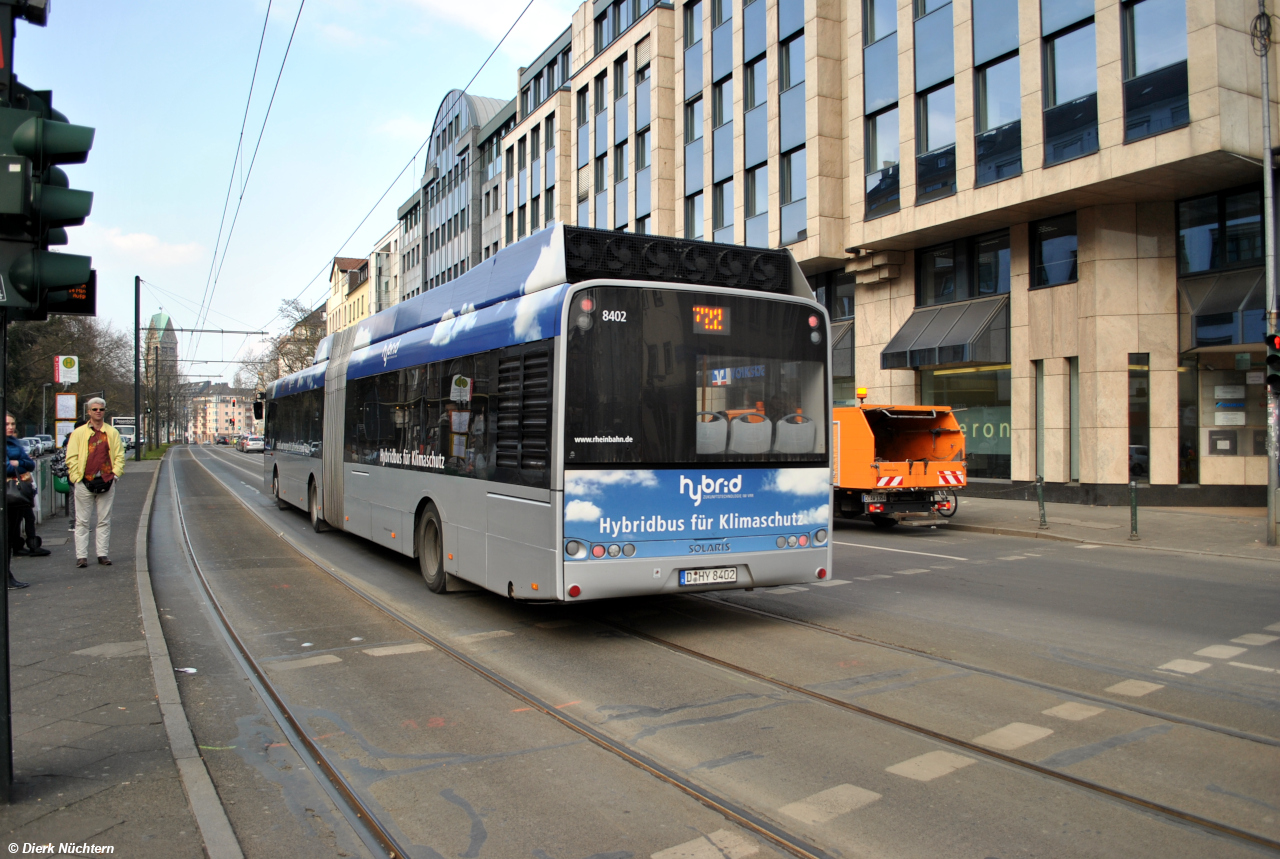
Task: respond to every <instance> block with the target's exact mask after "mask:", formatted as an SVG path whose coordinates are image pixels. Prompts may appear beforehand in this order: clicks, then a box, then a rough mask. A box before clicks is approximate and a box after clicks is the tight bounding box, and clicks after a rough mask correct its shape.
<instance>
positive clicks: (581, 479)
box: [564, 469, 658, 495]
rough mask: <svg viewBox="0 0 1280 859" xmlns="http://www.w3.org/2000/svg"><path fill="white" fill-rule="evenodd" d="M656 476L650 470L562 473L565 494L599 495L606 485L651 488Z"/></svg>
mask: <svg viewBox="0 0 1280 859" xmlns="http://www.w3.org/2000/svg"><path fill="white" fill-rule="evenodd" d="M657 485H658V478H657V477H656V476H655V475H654V473H653V472H652V471H646V470H641V469H637V470H630V471H571V472H565V475H564V492H565V494H566V495H599V494H600V493H601V492H602V491H603V490H604V487H606V486H642V487H644V488H646V489H652V488H654V487H655V486H657Z"/></svg>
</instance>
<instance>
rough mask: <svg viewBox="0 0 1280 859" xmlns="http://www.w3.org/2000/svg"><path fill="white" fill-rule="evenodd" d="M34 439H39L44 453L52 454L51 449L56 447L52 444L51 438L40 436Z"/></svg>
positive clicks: (49, 436)
mask: <svg viewBox="0 0 1280 859" xmlns="http://www.w3.org/2000/svg"><path fill="white" fill-rule="evenodd" d="M36 438H38V439H40V443H41V444H42V445H43V448H42V450H43V451H44V453H53V449H54V448H55V447H56V446H57V445H55V444H54V443H53V436H51V435H44V434H41V435H38V436H36Z"/></svg>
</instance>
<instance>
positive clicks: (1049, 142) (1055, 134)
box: [1040, 0, 1098, 166]
mask: <svg viewBox="0 0 1280 859" xmlns="http://www.w3.org/2000/svg"><path fill="white" fill-rule="evenodd" d="M1046 7H1054V9H1053V11H1052V12H1048V10H1047V8H1046ZM1040 8H1041V20H1042V23H1043V25H1044V26H1045V27H1046V28H1047V27H1048V26H1051V25H1052V24H1055V23H1062V22H1063V21H1065V22H1066V23H1065V24H1064V25H1063V29H1061V30H1058V31H1056V32H1053V33H1051V34H1050V33H1046V36H1045V40H1044V99H1045V102H1044V105H1045V111H1044V136H1045V150H1044V158H1045V166H1050V165H1053V164H1059V163H1061V162H1063V161H1069V160H1071V159H1073V158H1079V157H1081V156H1084V155H1089V154H1091V153H1094V152H1097V151H1098V60H1097V34H1096V33H1095V31H1094V23H1093V18H1092V17H1090V16H1091V15H1092V13H1093V7H1092V6H1088V7H1087V8H1086V6H1085V4H1083V3H1080V2H1077V0H1068V2H1060V0H1041V3H1040ZM1084 12H1087V13H1088V15H1086V16H1085V17H1084V18H1083V19H1077V18H1076V17H1075V16H1076V15H1079V14H1080V13H1084Z"/></svg>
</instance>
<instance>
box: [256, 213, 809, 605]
mask: <svg viewBox="0 0 1280 859" xmlns="http://www.w3.org/2000/svg"><path fill="white" fill-rule="evenodd" d="M828 331H829V325H828V319H827V315H826V312H825V311H824V309H823V308H822V306H821V305H819V304H818V303H817V302H815V301H814V297H813V292H812V290H811V289H810V288H809V286H808V283H807V282H806V280H805V278H804V276H803V274H802V273H801V272H800V269H799V267H798V266H797V265H796V264H795V262H794V260H793V258H792V257H791V255H790V253H788V252H787V251H776V250H761V249H755V248H744V247H739V246H735V245H718V244H712V243H707V242H696V241H686V240H681V239H674V238H669V237H661V236H644V235H634V234H630V233H617V232H604V231H597V230H590V229H585V228H578V227H568V226H563V225H556V226H553V227H548V228H547V229H544V230H542V231H541V232H538V233H535V234H534V235H532V236H530V237H529V238H527V239H524V240H523V241H521V242H518V243H516V244H514V245H512V246H510V247H508V248H505V249H503V250H502V251H500V252H499V253H497V254H496V255H494V256H493V257H491V258H489V259H487V260H485V261H484V262H483V263H482V264H480V265H478V266H476V267H475V268H473V269H472V270H471V271H468V272H466V273H465V274H463V275H461V276H460V277H458V278H456V279H455V280H453V281H451V282H450V283H447V284H445V285H443V286H440V287H437V288H435V289H432V290H430V291H428V292H425V293H423V294H421V295H419V296H416V297H414V298H411V299H409V300H407V301H404V302H402V303H400V304H397V305H395V306H393V307H391V308H389V309H387V310H384V311H382V312H381V313H378V314H375V315H374V316H371V317H369V318H368V319H365V320H364V321H362V322H360V323H359V324H358V325H356V326H353V327H351V328H348V329H346V330H343V331H340V332H337V333H335V334H333V335H330V336H329V337H327V338H326V339H325V340H324V341H322V343H321V345H320V348H319V349H318V350H317V353H316V356H315V362H314V364H313V365H312V366H311V367H310V368H308V369H305V370H302V371H301V372H298V373H295V374H293V375H291V376H288V377H286V378H283V379H280V380H279V381H277V382H275V383H273V384H272V385H271V386H270V387H269V388H268V389H267V391H266V395H265V400H264V401H263V403H261V404H260V406H261V407H265V408H264V411H265V417H266V451H265V454H266V455H265V456H264V458H263V459H264V468H265V471H264V478H265V482H266V484H267V486H269V487H270V491H271V492H272V493H274V495H275V497H276V501H277V503H278V504H279V505H280V506H281V507H286V506H288V505H294V506H297V507H300V508H302V509H304V510H307V511H308V512H309V513H310V515H311V521H312V524H313V526H314V527H315V528H316V529H317V530H323V529H324V528H327V527H335V528H340V529H342V530H344V531H348V532H350V533H352V534H357V535H359V536H361V537H365V538H367V539H369V540H372V541H374V542H376V543H379V544H381V545H383V546H387V547H389V548H391V549H394V550H396V551H398V552H401V553H403V554H405V555H408V556H413V557H417V558H418V560H419V563H420V566H421V570H422V575H423V577H424V578H425V579H426V582H427V585H428V587H429V588H430V589H431V590H433V591H435V592H437V593H439V592H443V591H445V590H447V589H448V587H449V584H450V582H451V581H453V582H454V584H455V586H456V585H457V582H456V581H454V579H453V578H452V577H456V578H457V579H463V580H466V581H468V582H472V583H474V584H476V585H479V586H481V587H484V588H487V589H489V590H491V591H495V592H497V593H501V594H506V595H507V596H509V597H512V598H515V599H524V600H554V601H577V600H587V599H601V598H606V597H620V596H632V595H638V594H654V593H675V592H682V591H705V590H720V589H731V588H753V587H762V586H772V585H783V584H797V583H802V582H816V581H820V580H822V579H825V578H827V577H828V575H829V573H828V571H829V570H830V569H831V555H830V544H829V536H830V529H831V470H830V450H831V420H830V403H831V379H830V372H829V365H830V362H829V353H830V344H829V342H828V340H829V338H828Z"/></svg>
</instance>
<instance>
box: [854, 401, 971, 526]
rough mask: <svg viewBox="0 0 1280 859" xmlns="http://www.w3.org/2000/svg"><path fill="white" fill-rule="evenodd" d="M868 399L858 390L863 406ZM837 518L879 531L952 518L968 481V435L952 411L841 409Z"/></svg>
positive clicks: (929, 408) (934, 408)
mask: <svg viewBox="0 0 1280 859" xmlns="http://www.w3.org/2000/svg"><path fill="white" fill-rule="evenodd" d="M866 396H867V393H866V389H865V388H859V389H858V398H859V400H860V401H861V400H863V399H865V398H866ZM832 423H833V424H834V426H833V427H832V437H833V438H834V439H835V450H834V454H835V455H834V465H835V505H836V506H835V514H836V515H837V516H841V517H845V518H852V517H854V516H867V517H869V518H870V519H871V521H872V522H873V523H874V524H875V525H876V526H877V527H879V528H892V527H893V526H894V525H897V524H898V523H899V522H901V521H902V520H903V519H925V518H934V517H936V516H938V515H947V514H948V513H949V512H953V511H954V508H953V507H952V506H951V505H952V498H954V497H955V496H954V495H953V494H952V493H953V492H954V491H955V490H959V489H963V488H964V487H965V484H966V483H967V482H968V474H967V471H966V469H965V459H964V432H963V431H962V430H961V429H960V424H959V423H958V422H957V421H956V418H955V415H953V414H952V413H951V408H950V407H949V406H870V405H865V404H862V405H857V406H844V407H837V408H835V409H834V410H833V411H832Z"/></svg>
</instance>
